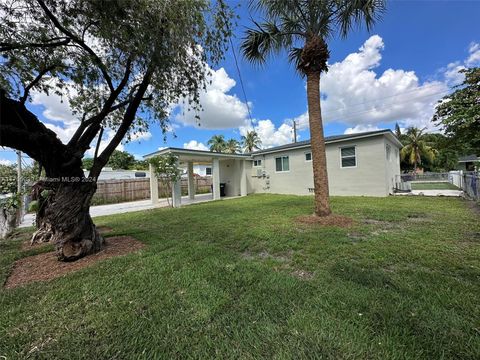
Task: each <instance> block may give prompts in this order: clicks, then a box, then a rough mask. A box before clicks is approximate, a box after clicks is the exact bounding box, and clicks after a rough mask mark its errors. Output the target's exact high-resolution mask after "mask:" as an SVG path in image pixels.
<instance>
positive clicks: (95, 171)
mask: <svg viewBox="0 0 480 360" xmlns="http://www.w3.org/2000/svg"><path fill="white" fill-rule="evenodd" d="M153 72H154V66H153V64H150V66H149V68H148V69H147V71H146V73H145V76H144V77H143V80H142V82H141V83H140V86H139V87H138V91H137V93H136V94H135V96H134V97H133V99H132V101H131V102H130V103H129V104H128V107H127V109H126V110H125V114H124V116H123V121H122V123H121V124H120V127H119V128H118V130H117V132H116V134H115V136H114V137H113V139H112V140H111V141H110V143H109V144H108V145H107V147H106V148H105V149H104V150H103V151H102V153H101V154H100V156H99V157H98V158H97V159H96V160H95V161H94V163H93V166H92V169H91V170H90V175H89V176H90V177H98V175H100V172H101V171H102V168H103V167H104V166H105V164H106V163H107V161H108V159H109V157H110V155H111V154H112V153H113V151H114V150H115V149H116V147H117V146H118V144H120V142H121V141H122V139H123V138H124V137H125V134H126V133H127V131H128V129H129V128H130V126H131V125H132V123H133V121H134V120H135V114H136V113H137V109H138V107H139V106H140V103H141V102H142V99H143V98H144V97H143V96H144V95H145V92H146V91H147V88H148V85H149V84H150V81H151V79H152V76H153Z"/></svg>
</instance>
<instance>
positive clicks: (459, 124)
mask: <svg viewBox="0 0 480 360" xmlns="http://www.w3.org/2000/svg"><path fill="white" fill-rule="evenodd" d="M460 72H462V73H464V74H465V80H464V82H463V83H462V84H461V85H460V86H458V87H457V89H456V90H455V91H454V92H453V93H452V94H449V95H447V96H445V97H444V98H443V99H442V100H441V101H440V103H439V104H438V106H437V108H436V111H435V114H434V116H433V121H434V122H435V123H436V124H438V125H440V126H442V129H443V130H444V132H445V135H446V136H447V137H449V138H450V141H451V144H452V146H453V147H454V148H456V149H458V150H459V151H460V152H461V153H462V154H463V155H469V154H472V153H473V154H476V155H479V156H480V68H478V67H477V68H470V69H464V70H460Z"/></svg>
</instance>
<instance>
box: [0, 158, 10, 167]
mask: <svg viewBox="0 0 480 360" xmlns="http://www.w3.org/2000/svg"><path fill="white" fill-rule="evenodd" d="M12 164H13V162H12V161H10V160H7V159H0V165H6V166H10V165H12Z"/></svg>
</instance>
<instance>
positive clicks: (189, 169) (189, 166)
mask: <svg viewBox="0 0 480 360" xmlns="http://www.w3.org/2000/svg"><path fill="white" fill-rule="evenodd" d="M187 173H188V198H189V199H190V200H193V199H195V183H194V179H193V162H191V161H189V162H188V164H187Z"/></svg>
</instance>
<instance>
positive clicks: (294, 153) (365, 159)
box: [247, 135, 400, 196]
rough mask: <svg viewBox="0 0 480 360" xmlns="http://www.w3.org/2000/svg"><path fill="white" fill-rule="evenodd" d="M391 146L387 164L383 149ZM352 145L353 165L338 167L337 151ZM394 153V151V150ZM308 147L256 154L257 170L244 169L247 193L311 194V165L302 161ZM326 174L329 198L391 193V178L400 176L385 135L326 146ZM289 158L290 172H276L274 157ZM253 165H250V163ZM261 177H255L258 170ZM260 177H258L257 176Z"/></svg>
mask: <svg viewBox="0 0 480 360" xmlns="http://www.w3.org/2000/svg"><path fill="white" fill-rule="evenodd" d="M387 144H388V145H389V146H391V154H390V159H391V160H390V161H387V160H386V153H385V151H386V146H387ZM349 146H354V147H355V149H356V164H357V165H356V166H355V167H349V168H342V167H341V155H340V154H341V150H340V149H341V148H343V147H349ZM395 150H397V152H396V151H395ZM307 152H310V146H309V145H308V146H305V147H303V148H297V149H285V150H282V151H279V152H275V153H268V154H258V155H254V156H253V157H252V159H253V160H258V159H261V160H262V165H261V167H255V166H252V169H251V170H250V171H249V170H248V169H247V177H248V179H247V182H248V189H249V192H250V193H278V194H296V195H307V194H311V192H310V191H309V189H311V188H313V170H312V162H311V161H307V160H306V159H305V153H307ZM326 155H327V171H328V180H329V193H330V195H340V196H349V195H352V196H360V195H364V196H387V195H388V194H389V193H391V192H392V191H393V186H394V181H395V175H396V174H400V161H399V159H395V157H397V158H398V156H399V155H398V146H397V145H395V144H393V143H392V142H390V141H389V140H388V139H387V138H386V137H385V136H382V135H380V136H372V137H367V138H357V139H351V140H350V139H348V140H343V141H340V142H332V143H328V144H327V145H326ZM280 156H288V157H289V165H290V166H289V167H290V170H289V171H287V172H277V171H276V168H275V158H277V157H280ZM252 163H253V162H252ZM257 169H260V171H263V172H264V175H263V174H262V175H260V174H257V172H258V170H257ZM258 175H260V176H258Z"/></svg>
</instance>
